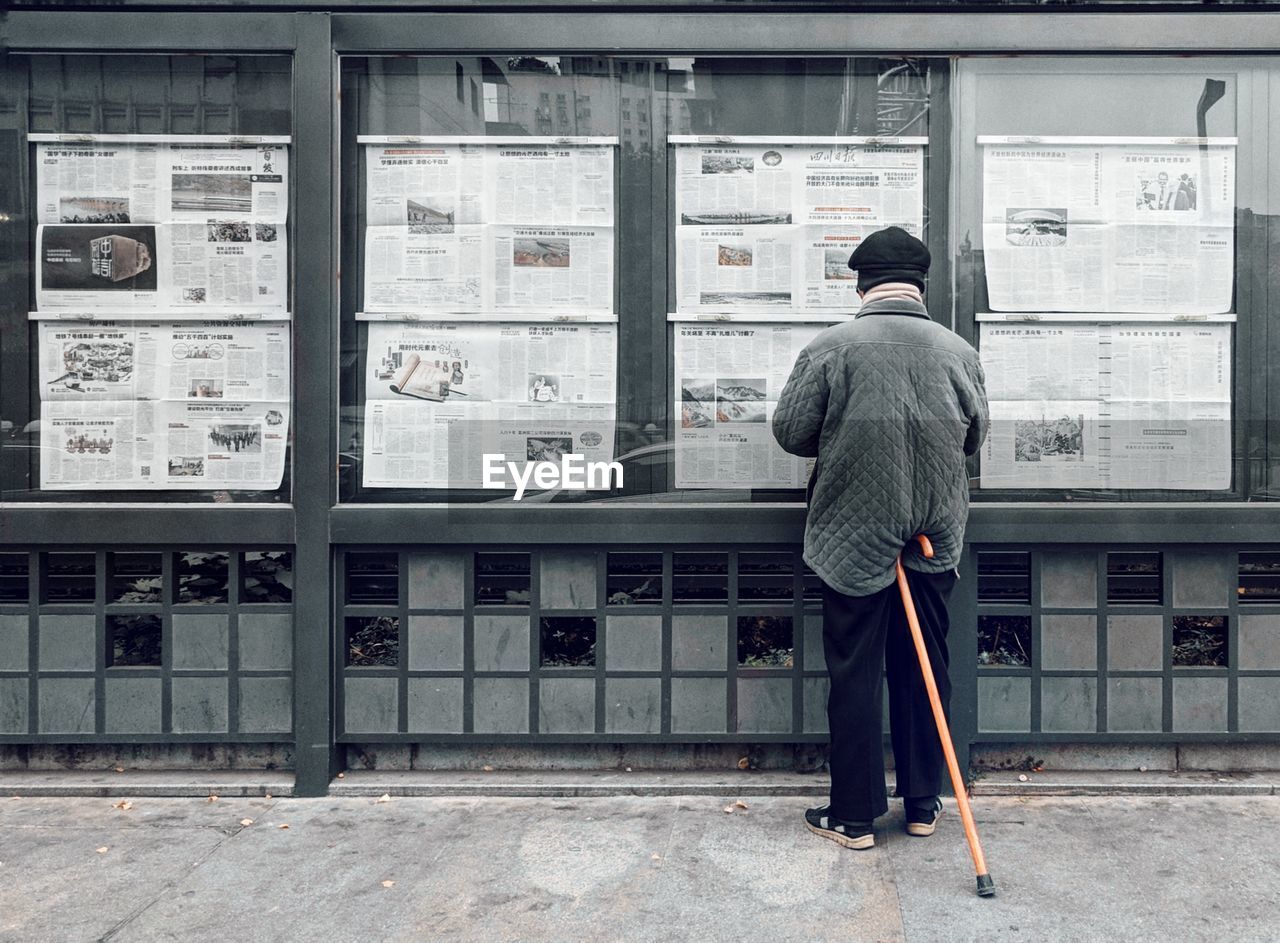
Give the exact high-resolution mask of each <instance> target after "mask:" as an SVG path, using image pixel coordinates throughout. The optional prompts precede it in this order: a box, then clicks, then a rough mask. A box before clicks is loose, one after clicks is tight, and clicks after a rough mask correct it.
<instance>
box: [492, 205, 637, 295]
mask: <svg viewBox="0 0 1280 943" xmlns="http://www.w3.org/2000/svg"><path fill="white" fill-rule="evenodd" d="M487 231H488V234H489V236H490V240H491V241H490V243H489V246H488V250H489V255H488V259H487V261H488V262H489V264H490V265H491V266H492V269H491V270H490V271H491V272H492V276H491V277H490V278H489V279H487V281H488V283H489V285H490V286H491V287H492V292H493V294H492V296H491V298H490V301H489V306H490V307H492V308H494V309H495V310H498V311H502V312H516V311H521V310H525V311H529V310H544V311H545V310H552V311H563V312H566V313H573V312H582V311H599V312H608V311H612V310H613V230H612V229H611V228H593V229H586V228H582V229H579V228H572V229H571V228H560V227H547V226H510V227H508V226H490V227H487Z"/></svg>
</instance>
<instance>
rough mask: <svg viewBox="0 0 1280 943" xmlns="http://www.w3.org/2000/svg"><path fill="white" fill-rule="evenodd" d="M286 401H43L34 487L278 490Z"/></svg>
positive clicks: (286, 432)
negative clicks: (38, 476)
mask: <svg viewBox="0 0 1280 943" xmlns="http://www.w3.org/2000/svg"><path fill="white" fill-rule="evenodd" d="M288 413H289V408H288V404H286V403H261V402H259V403H227V402H216V401H213V402H211V401H208V400H201V401H199V402H171V401H167V400H158V401H148V400H133V401H112V400H88V401H85V402H80V403H72V402H67V401H65V400H57V401H48V402H45V403H44V404H42V408H41V422H40V452H41V460H40V486H41V487H42V488H46V489H50V490H63V491H103V490H120V489H125V490H145V489H156V490H174V489H177V490H206V489H225V490H236V489H247V490H254V491H261V490H271V489H274V488H278V487H279V486H280V482H281V481H282V480H283V476H284V457H285V449H286V446H287V443H288V438H289V418H288Z"/></svg>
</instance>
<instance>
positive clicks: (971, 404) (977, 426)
mask: <svg viewBox="0 0 1280 943" xmlns="http://www.w3.org/2000/svg"><path fill="white" fill-rule="evenodd" d="M966 367H967V369H966V371H965V372H966V374H967V376H968V383H967V384H965V388H964V389H962V390H961V396H960V402H961V405H962V406H963V407H964V412H965V416H966V417H968V420H969V430H968V432H966V433H965V437H964V454H965V455H976V454H977V452H978V449H980V448H982V442H983V440H984V439H986V437H987V428H988V426H990V424H991V416H990V414H989V413H988V411H987V379H986V375H985V374H984V373H983V372H982V364H981V363H978V362H977V361H976V360H975V361H973V362H971V363H969V364H966Z"/></svg>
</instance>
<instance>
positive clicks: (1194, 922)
mask: <svg viewBox="0 0 1280 943" xmlns="http://www.w3.org/2000/svg"><path fill="white" fill-rule="evenodd" d="M735 798H737V797H736V796H734V795H725V796H682V797H681V796H657V797H630V796H628V797H608V798H560V799H556V798H540V799H522V798H502V797H496V798H495V797H437V798H392V799H390V800H389V801H382V802H380V801H378V800H377V799H376V798H372V797H345V798H336V797H330V798H324V799H278V798H272V799H266V798H230V797H221V798H219V799H218V800H217V801H209V800H208V799H194V798H188V799H176V798H145V797H139V798H136V799H133V800H131V804H130V805H129V806H128V807H124V806H123V805H122V803H124V802H126V801H130V800H123V799H118V798H86V797H81V798H30V797H21V798H10V797H9V796H8V795H0V941H51V940H56V941H77V940H102V939H108V940H113V941H155V940H219V941H241V940H243V941H261V940H267V941H293V940H299V941H301V940H307V941H313V940H324V941H326V943H328V941H343V940H351V941H361V943H365V941H371V940H415V941H420V940H427V941H434V940H461V941H471V940H474V941H486V943H488V941H506V940H511V941H516V940H520V941H578V940H584V941H585V940H592V941H594V940H601V941H614V940H636V941H670V940H699V941H704V940H705V941H711V940H735V941H741V940H753V941H754V940H761V941H771V943H772V941H789V940H833V941H835V940H838V941H842V943H850V941H853V943H860V941H905V943H934V941H937V943H943V941H946V943H959V941H968V940H975V941H976V940H982V941H988V940H993V941H1012V940H1026V941H1033V940H1034V941H1036V943H1040V941H1045V940H1050V941H1056V940H1062V941H1072V943H1087V941H1094V940H1097V941H1108V943H1110V941H1116V940H1141V939H1167V940H1176V941H1180V943H1181V941H1199V940H1205V941H1209V940H1213V941H1220V940H1227V939H1229V940H1232V941H1258V943H1262V941H1274V940H1276V939H1277V938H1278V937H1280V931H1278V930H1277V929H1276V927H1277V926H1280V924H1277V921H1276V916H1275V915H1276V914H1277V913H1280V854H1278V853H1277V852H1276V850H1275V835H1276V834H1277V833H1278V828H1280V798H1278V797H1274V796H1179V797H1172V798H1171V797H1006V796H991V797H981V798H979V799H978V800H976V811H977V814H978V818H979V824H980V828H981V830H982V835H983V840H984V844H985V846H986V850H987V856H988V859H989V861H990V863H991V870H992V874H993V875H994V876H995V878H996V881H997V884H998V886H999V896H997V897H996V898H994V899H986V900H983V899H979V898H977V897H976V896H975V895H974V893H973V876H972V873H971V871H970V865H969V861H968V856H967V851H966V848H965V845H964V839H963V835H962V832H961V830H960V825H959V817H958V816H957V815H956V814H955V808H954V804H951V803H949V804H948V810H947V811H948V814H947V815H946V816H944V818H943V820H942V824H941V826H940V828H939V830H938V833H937V834H936V835H935V836H934V837H933V838H929V839H913V838H908V837H907V836H905V835H903V834H902V832H901V826H902V821H901V811H900V807H898V806H897V804H896V803H895V804H894V806H895V807H894V811H893V812H892V813H891V814H890V816H889V817H888V818H886V819H882V820H881V822H880V823H878V825H879V828H878V833H877V844H876V847H875V849H873V850H871V851H868V852H855V851H848V850H845V849H842V848H839V847H838V846H836V845H835V844H833V843H831V842H827V841H824V840H822V839H819V838H816V837H814V836H812V835H810V834H808V833H807V832H805V831H804V830H803V828H802V826H801V813H802V811H803V809H804V808H805V807H806V805H808V804H809V803H808V802H807V801H806V800H805V799H803V798H796V797H785V796H784V797H770V796H765V797H749V798H746V799H745V800H744V801H745V804H746V805H747V808H746V809H742V808H737V807H735V808H734V811H733V812H731V813H726V812H724V811H723V809H724V808H725V807H726V806H730V805H731V804H732V803H733V801H734V799H735ZM247 820H252V821H251V824H241V823H242V822H244V821H247ZM284 825H287V826H288V828H282V827H281V826H284ZM387 882H392V883H387Z"/></svg>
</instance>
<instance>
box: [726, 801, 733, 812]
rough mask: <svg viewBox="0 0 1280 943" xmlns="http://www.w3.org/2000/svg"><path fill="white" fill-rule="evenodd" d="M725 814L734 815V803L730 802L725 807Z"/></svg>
mask: <svg viewBox="0 0 1280 943" xmlns="http://www.w3.org/2000/svg"><path fill="white" fill-rule="evenodd" d="M724 814H725V815H733V803H730V804H729V805H727V806H725V807H724Z"/></svg>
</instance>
